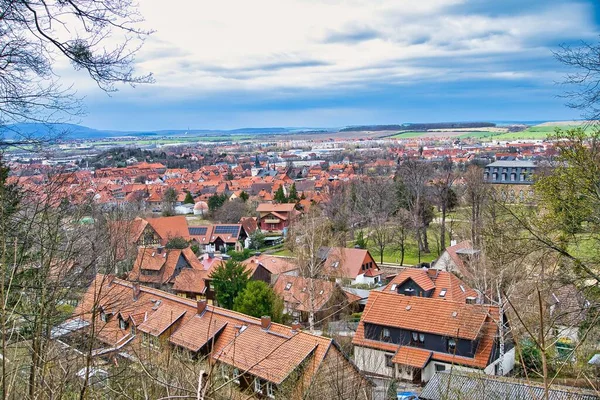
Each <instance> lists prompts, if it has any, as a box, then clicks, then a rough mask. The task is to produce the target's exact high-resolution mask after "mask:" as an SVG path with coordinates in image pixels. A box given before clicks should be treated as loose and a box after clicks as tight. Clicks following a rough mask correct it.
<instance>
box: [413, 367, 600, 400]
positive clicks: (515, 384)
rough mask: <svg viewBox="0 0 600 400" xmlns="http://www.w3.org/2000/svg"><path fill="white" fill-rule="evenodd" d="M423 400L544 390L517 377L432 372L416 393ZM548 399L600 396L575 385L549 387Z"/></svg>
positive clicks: (480, 399) (492, 399)
mask: <svg viewBox="0 0 600 400" xmlns="http://www.w3.org/2000/svg"><path fill="white" fill-rule="evenodd" d="M420 398H421V399H425V400H451V399H452V400H534V399H542V398H544V389H543V387H541V386H538V385H531V384H528V383H527V382H526V381H523V380H517V379H506V378H495V377H492V376H489V375H485V374H471V375H463V374H458V373H452V374H450V373H449V371H446V372H438V373H436V374H435V375H434V376H433V377H432V378H431V379H430V380H429V382H428V383H427V385H426V386H425V388H424V389H423V392H421V395H420ZM548 399H549V400H598V399H600V397H598V396H596V395H595V394H593V393H591V392H587V391H582V390H580V389H578V388H570V387H564V386H560V387H559V386H552V389H550V390H549V397H548Z"/></svg>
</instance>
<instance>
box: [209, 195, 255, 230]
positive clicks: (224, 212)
mask: <svg viewBox="0 0 600 400" xmlns="http://www.w3.org/2000/svg"><path fill="white" fill-rule="evenodd" d="M246 215H247V214H246V204H245V203H244V202H243V201H242V200H238V199H236V200H231V201H226V202H225V204H223V205H222V206H221V207H219V208H218V209H217V211H215V215H214V219H215V220H216V221H219V222H221V223H223V224H237V223H239V222H240V219H241V218H242V217H245V216H246Z"/></svg>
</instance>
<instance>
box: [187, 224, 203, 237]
mask: <svg viewBox="0 0 600 400" xmlns="http://www.w3.org/2000/svg"><path fill="white" fill-rule="evenodd" d="M188 232H189V233H190V235H194V236H202V235H206V227H205V226H204V227H193V228H188Z"/></svg>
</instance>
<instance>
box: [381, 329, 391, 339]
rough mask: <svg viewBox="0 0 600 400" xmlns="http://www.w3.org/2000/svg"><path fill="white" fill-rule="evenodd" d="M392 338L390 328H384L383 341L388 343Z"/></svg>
mask: <svg viewBox="0 0 600 400" xmlns="http://www.w3.org/2000/svg"><path fill="white" fill-rule="evenodd" d="M391 338H392V335H391V333H390V330H389V329H388V328H383V329H382V330H381V340H383V341H384V342H388V341H389V340H390V339H391Z"/></svg>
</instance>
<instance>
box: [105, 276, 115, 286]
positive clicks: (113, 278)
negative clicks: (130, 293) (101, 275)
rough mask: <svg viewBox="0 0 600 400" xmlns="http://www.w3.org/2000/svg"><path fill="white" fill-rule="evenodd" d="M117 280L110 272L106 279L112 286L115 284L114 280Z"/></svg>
mask: <svg viewBox="0 0 600 400" xmlns="http://www.w3.org/2000/svg"><path fill="white" fill-rule="evenodd" d="M114 280H115V276H114V275H112V274H110V275H108V276H107V277H106V281H107V282H108V284H107V286H108V287H111V286H112V284H113V281H114Z"/></svg>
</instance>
